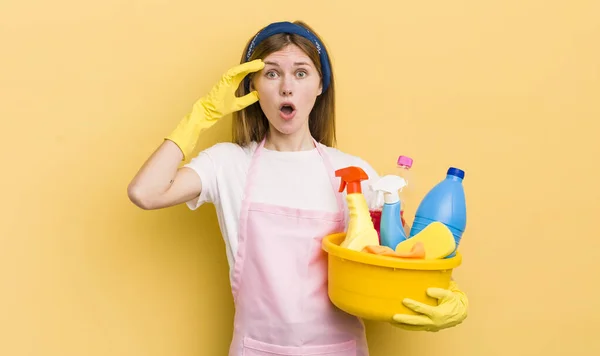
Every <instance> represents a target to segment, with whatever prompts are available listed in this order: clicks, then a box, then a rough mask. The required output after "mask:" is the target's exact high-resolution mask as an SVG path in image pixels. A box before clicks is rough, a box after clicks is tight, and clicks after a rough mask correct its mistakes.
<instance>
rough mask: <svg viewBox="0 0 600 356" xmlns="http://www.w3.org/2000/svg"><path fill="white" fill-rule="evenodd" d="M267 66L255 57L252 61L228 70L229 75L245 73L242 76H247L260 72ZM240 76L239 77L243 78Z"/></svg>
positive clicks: (234, 75) (235, 75)
mask: <svg viewBox="0 0 600 356" xmlns="http://www.w3.org/2000/svg"><path fill="white" fill-rule="evenodd" d="M264 67H265V63H264V62H263V61H262V60H261V59H255V60H253V61H251V62H246V63H242V64H240V65H237V66H235V67H233V68H231V69H229V70H228V71H227V75H228V76H229V77H232V78H233V77H237V76H240V75H241V74H243V75H242V76H241V77H242V78H243V77H245V76H246V75H247V74H248V73H253V72H258V71H259V70H261V69H263V68H264ZM242 78H239V79H242Z"/></svg>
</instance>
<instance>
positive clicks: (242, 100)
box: [235, 91, 258, 111]
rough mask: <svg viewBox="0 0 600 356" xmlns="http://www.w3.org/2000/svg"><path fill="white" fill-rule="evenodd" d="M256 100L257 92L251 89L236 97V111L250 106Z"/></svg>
mask: <svg viewBox="0 0 600 356" xmlns="http://www.w3.org/2000/svg"><path fill="white" fill-rule="evenodd" d="M257 101H258V92H257V91H253V92H250V93H248V94H246V95H244V96H242V97H239V98H237V99H236V102H235V103H236V105H235V106H236V108H235V109H236V111H237V110H241V109H243V108H245V107H247V106H250V105H252V104H254V103H255V102H257Z"/></svg>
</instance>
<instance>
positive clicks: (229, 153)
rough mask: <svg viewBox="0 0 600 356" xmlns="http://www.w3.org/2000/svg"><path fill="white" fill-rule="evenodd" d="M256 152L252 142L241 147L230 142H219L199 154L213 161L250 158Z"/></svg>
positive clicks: (254, 144)
mask: <svg viewBox="0 0 600 356" xmlns="http://www.w3.org/2000/svg"><path fill="white" fill-rule="evenodd" d="M255 150H256V143H255V142H253V143H251V144H250V145H248V146H245V147H242V146H240V145H237V144H235V143H232V142H220V143H217V144H214V145H213V146H211V147H209V148H207V149H205V150H203V151H201V152H200V153H199V155H200V154H206V155H208V156H210V157H211V158H213V159H217V160H220V159H224V158H228V159H231V158H243V157H247V156H252V154H253V153H254V151H255Z"/></svg>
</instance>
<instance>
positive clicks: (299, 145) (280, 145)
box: [265, 126, 315, 152]
mask: <svg viewBox="0 0 600 356" xmlns="http://www.w3.org/2000/svg"><path fill="white" fill-rule="evenodd" d="M265 148H266V149H269V150H273V151H288V152H289V151H292V152H293V151H308V150H312V149H313V148H315V144H314V142H313V138H312V136H311V134H310V130H309V129H308V127H307V128H306V130H298V132H295V133H293V134H290V135H286V134H282V133H281V132H279V131H277V130H275V128H273V127H272V126H271V127H270V128H269V132H268V133H267V139H266V140H265Z"/></svg>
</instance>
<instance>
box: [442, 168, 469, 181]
mask: <svg viewBox="0 0 600 356" xmlns="http://www.w3.org/2000/svg"><path fill="white" fill-rule="evenodd" d="M446 174H448V175H451V176H455V177H458V178H460V179H464V178H465V171H463V170H462V169H458V168H454V167H450V168H448V173H446Z"/></svg>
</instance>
